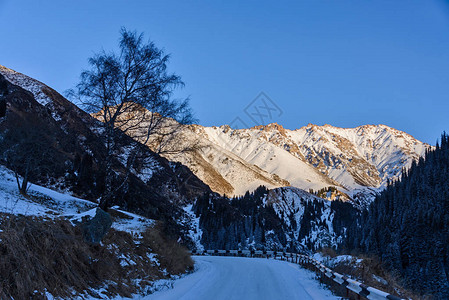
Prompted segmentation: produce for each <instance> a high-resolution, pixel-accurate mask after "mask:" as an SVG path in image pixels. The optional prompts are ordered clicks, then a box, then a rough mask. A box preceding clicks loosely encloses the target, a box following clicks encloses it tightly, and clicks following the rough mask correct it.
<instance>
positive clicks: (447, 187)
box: [348, 134, 449, 299]
mask: <svg viewBox="0 0 449 300" xmlns="http://www.w3.org/2000/svg"><path fill="white" fill-rule="evenodd" d="M361 223H362V224H363V225H362V230H360V231H353V232H351V233H350V235H349V236H350V239H349V240H348V245H350V247H352V248H356V249H360V250H361V251H362V252H367V253H373V254H376V255H378V256H379V257H380V258H381V260H382V262H383V263H384V264H385V266H386V267H387V268H389V269H390V270H392V271H394V272H395V273H396V274H397V275H399V276H401V277H402V278H403V279H404V283H405V284H406V285H407V286H408V287H409V288H412V289H414V290H416V291H417V292H419V293H421V294H431V295H435V296H436V298H438V299H448V298H449V136H448V135H446V134H443V136H442V137H441V146H439V145H437V147H436V149H435V150H434V151H430V152H427V153H426V155H425V158H422V159H420V160H419V161H418V162H417V163H414V164H413V165H412V167H411V168H410V170H408V171H407V172H403V175H402V177H401V179H400V181H398V182H394V183H392V184H390V185H389V186H388V187H387V189H386V190H385V191H384V192H382V193H381V194H380V195H379V196H378V197H377V198H376V200H375V201H374V202H373V203H372V205H371V206H370V207H369V211H368V212H366V213H365V214H364V216H363V218H362V221H361Z"/></svg>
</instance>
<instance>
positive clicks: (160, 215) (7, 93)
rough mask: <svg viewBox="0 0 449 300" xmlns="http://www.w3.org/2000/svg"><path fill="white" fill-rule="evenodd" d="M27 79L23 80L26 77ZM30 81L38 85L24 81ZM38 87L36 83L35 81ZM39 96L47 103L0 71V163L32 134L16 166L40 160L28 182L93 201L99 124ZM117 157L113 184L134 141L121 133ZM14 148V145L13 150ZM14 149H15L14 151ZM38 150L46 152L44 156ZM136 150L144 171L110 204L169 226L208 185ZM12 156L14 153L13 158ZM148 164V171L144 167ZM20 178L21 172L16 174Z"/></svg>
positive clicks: (98, 183) (55, 97) (100, 146)
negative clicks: (2, 112)
mask: <svg viewBox="0 0 449 300" xmlns="http://www.w3.org/2000/svg"><path fill="white" fill-rule="evenodd" d="M25 78H27V77H25ZM27 80H29V81H30V82H31V83H35V82H37V81H35V80H33V79H31V78H27ZM39 84H40V83H39ZM42 93H43V94H45V95H46V97H48V98H49V99H51V101H49V102H48V103H46V104H45V103H44V104H41V103H40V102H39V101H38V99H36V98H35V95H34V94H33V93H31V92H29V91H27V90H25V89H23V88H22V87H20V86H18V85H14V84H12V83H11V82H10V81H8V80H6V78H5V77H4V76H3V75H2V74H1V73H0V102H1V103H6V106H7V109H6V116H5V117H4V118H2V119H0V137H1V139H2V142H1V144H0V148H1V149H0V150H1V152H0V153H1V157H0V159H1V161H0V163H2V164H5V165H6V166H7V167H10V168H13V167H14V166H13V165H12V163H11V159H9V158H8V157H6V156H5V154H6V153H7V152H8V151H9V150H11V149H17V150H14V151H17V152H16V153H13V154H14V155H13V157H14V156H15V154H18V153H19V152H20V151H19V150H20V149H24V148H23V147H21V145H20V142H21V139H22V140H24V138H22V137H29V136H32V137H33V138H34V139H35V140H36V143H35V144H36V145H35V146H36V148H35V149H31V150H34V151H28V152H27V153H25V155H23V156H24V159H22V160H19V161H18V162H15V163H16V164H19V166H20V164H22V165H21V166H20V168H17V169H18V170H19V172H20V170H23V169H24V168H23V166H24V165H25V164H26V162H27V161H37V162H41V163H40V164H39V166H38V167H36V168H35V169H33V170H30V174H29V176H30V180H31V181H33V182H36V183H40V184H43V185H46V186H51V187H54V188H58V189H69V190H71V191H72V192H73V193H74V194H76V195H78V196H81V197H83V198H86V199H90V200H93V201H94V200H96V199H98V197H100V195H101V193H102V190H103V187H104V176H105V174H104V170H103V169H104V168H103V166H104V160H105V150H106V149H105V146H104V142H103V141H102V138H101V135H99V134H98V132H99V131H100V130H101V126H100V123H99V121H97V120H95V119H94V118H92V117H91V116H90V115H89V114H87V113H85V112H84V111H82V110H81V109H79V108H78V107H77V106H75V105H74V104H72V103H71V102H69V101H68V100H66V99H65V98H64V97H62V96H61V95H60V94H58V93H57V92H55V91H54V90H52V89H51V88H48V87H46V86H44V87H43V88H42ZM119 143H120V146H119V147H118V148H119V149H120V150H119V151H121V153H120V154H121V155H120V156H119V157H122V158H123V161H119V160H116V161H114V170H115V172H116V174H117V175H116V178H115V180H116V182H117V183H118V182H122V181H123V178H125V177H124V174H125V168H124V164H126V160H127V146H129V145H131V144H134V143H136V142H135V141H134V140H132V139H131V138H130V137H128V136H127V135H125V134H122V135H121V138H120V141H119ZM17 145H19V146H18V147H17ZM14 147H16V148H14ZM43 151H44V152H45V153H44V155H43ZM138 151H139V153H140V154H141V155H138V157H144V158H145V159H146V161H142V162H140V163H139V162H138V163H137V164H136V165H138V166H139V165H142V166H143V165H145V164H146V165H147V167H146V168H147V170H146V171H147V173H148V170H149V173H150V174H146V175H142V174H141V173H140V172H141V171H142V170H143V169H144V168H143V167H142V170H140V169H138V167H137V168H135V170H134V172H133V173H132V174H130V176H129V178H128V181H127V182H126V184H125V185H124V187H123V189H122V190H121V191H120V192H119V193H118V194H117V195H115V199H114V203H113V204H115V205H120V206H121V207H123V208H124V209H127V210H129V211H133V212H136V213H139V214H142V215H144V216H147V217H150V218H154V219H161V220H168V221H170V222H174V220H175V219H176V217H177V216H178V215H179V214H180V213H182V212H181V209H180V208H179V204H180V203H188V202H191V201H193V200H194V198H195V197H196V196H198V195H200V194H203V193H204V192H209V191H210V189H209V187H208V186H207V185H205V184H204V183H203V182H201V181H200V180H199V179H198V178H197V177H196V176H194V175H193V174H192V173H191V172H190V170H189V169H188V168H186V167H184V166H182V165H181V164H175V163H169V162H168V161H167V160H166V159H164V158H162V157H160V156H159V155H157V154H155V153H154V152H152V151H151V150H149V149H148V148H147V147H146V146H143V145H140V144H139V145H138ZM16 156H17V155H16ZM148 162H149V164H150V167H148ZM21 175H24V174H21Z"/></svg>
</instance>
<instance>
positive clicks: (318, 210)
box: [264, 187, 345, 249]
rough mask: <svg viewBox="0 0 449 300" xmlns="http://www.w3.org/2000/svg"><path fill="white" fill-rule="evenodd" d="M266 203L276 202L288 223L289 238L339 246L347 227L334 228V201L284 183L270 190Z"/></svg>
mask: <svg viewBox="0 0 449 300" xmlns="http://www.w3.org/2000/svg"><path fill="white" fill-rule="evenodd" d="M264 204H265V205H272V206H273V209H274V211H275V212H276V214H277V215H278V217H279V218H280V219H281V220H283V222H284V224H286V225H287V226H288V229H289V235H287V239H293V240H294V241H298V242H299V243H300V244H302V245H303V246H304V247H306V248H307V249H319V248H322V247H336V246H337V244H338V243H339V242H341V239H343V238H344V232H345V229H343V230H342V228H338V229H337V228H334V223H333V221H334V217H335V214H336V210H335V208H332V206H331V204H332V202H331V201H329V200H325V199H322V198H319V197H317V196H315V195H312V194H310V193H308V192H306V191H304V190H301V189H298V188H293V187H284V188H277V189H273V190H270V191H269V193H268V194H267V196H266V198H265V200H264Z"/></svg>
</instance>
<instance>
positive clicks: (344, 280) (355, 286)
mask: <svg viewBox="0 0 449 300" xmlns="http://www.w3.org/2000/svg"><path fill="white" fill-rule="evenodd" d="M191 253H192V255H220V256H226V255H227V256H243V257H266V258H267V259H268V258H270V257H272V258H274V259H279V260H285V261H290V262H292V263H296V264H302V265H306V264H310V265H313V266H314V268H315V270H316V271H317V272H319V273H321V274H322V275H324V276H326V277H328V278H330V279H332V280H333V281H334V282H336V283H337V284H339V285H341V286H343V287H345V288H346V289H347V290H351V291H352V292H354V293H356V294H358V295H359V296H361V297H364V298H366V299H370V300H382V299H389V300H403V299H402V298H399V297H396V296H394V295H391V294H389V293H386V292H383V291H381V290H378V289H376V288H373V287H370V286H367V285H365V284H363V283H360V282H358V281H356V280H353V279H351V278H349V277H348V276H345V275H342V274H340V273H337V272H334V271H333V270H332V269H330V268H328V267H326V266H325V265H323V264H322V263H321V262H319V261H317V260H315V259H313V258H312V257H310V256H308V255H303V254H298V253H292V252H284V251H266V250H203V251H192V252H191Z"/></svg>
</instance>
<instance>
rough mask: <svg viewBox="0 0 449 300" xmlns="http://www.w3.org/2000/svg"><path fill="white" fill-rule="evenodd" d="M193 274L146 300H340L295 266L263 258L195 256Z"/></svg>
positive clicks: (312, 275) (308, 272)
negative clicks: (171, 287)
mask: <svg viewBox="0 0 449 300" xmlns="http://www.w3.org/2000/svg"><path fill="white" fill-rule="evenodd" d="M193 258H194V260H195V268H196V269H197V270H196V271H195V272H194V273H192V274H190V275H187V276H185V277H183V278H181V279H179V280H177V281H175V284H174V288H173V289H169V290H164V291H159V292H156V293H154V294H152V295H150V296H147V297H145V298H144V299H145V300H150V299H151V300H153V299H160V300H221V299H223V300H237V299H244V300H252V299H254V300H264V299H266V300H283V299H285V300H294V299H301V300H307V299H339V298H338V297H336V296H333V295H332V293H331V292H330V291H328V290H326V289H324V288H323V287H322V286H320V284H319V283H318V281H316V280H315V279H314V277H315V275H314V273H312V272H310V271H307V270H305V269H302V268H300V267H299V266H298V265H295V264H292V263H288V262H284V261H277V260H273V259H264V258H245V257H220V256H194V257H193Z"/></svg>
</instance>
